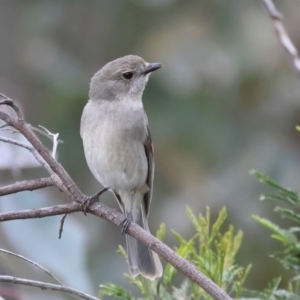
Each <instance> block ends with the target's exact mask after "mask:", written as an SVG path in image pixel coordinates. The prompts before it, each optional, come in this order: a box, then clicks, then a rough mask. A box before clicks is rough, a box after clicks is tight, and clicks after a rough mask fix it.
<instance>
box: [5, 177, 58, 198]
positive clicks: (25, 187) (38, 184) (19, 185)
mask: <svg viewBox="0 0 300 300" xmlns="http://www.w3.org/2000/svg"><path fill="white" fill-rule="evenodd" d="M53 185H54V183H53V180H52V178H51V177H48V178H39V179H35V180H26V181H21V182H15V183H13V184H10V185H6V186H4V187H0V196H6V195H10V194H15V193H18V192H22V191H33V190H38V189H42V188H45V187H47V186H53Z"/></svg>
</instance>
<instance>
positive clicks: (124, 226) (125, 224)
mask: <svg viewBox="0 0 300 300" xmlns="http://www.w3.org/2000/svg"><path fill="white" fill-rule="evenodd" d="M132 221H133V216H132V212H130V213H128V214H127V217H125V219H124V220H123V221H122V222H121V223H120V225H121V226H122V235H123V234H124V233H126V231H127V229H128V227H129V225H130V223H131V222H132Z"/></svg>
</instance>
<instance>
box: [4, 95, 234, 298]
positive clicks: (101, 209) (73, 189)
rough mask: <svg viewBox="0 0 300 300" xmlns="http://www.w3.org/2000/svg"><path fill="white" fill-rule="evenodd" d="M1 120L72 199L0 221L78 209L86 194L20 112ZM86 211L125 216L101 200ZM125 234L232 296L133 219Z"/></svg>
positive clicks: (211, 289)
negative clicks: (24, 140)
mask: <svg viewBox="0 0 300 300" xmlns="http://www.w3.org/2000/svg"><path fill="white" fill-rule="evenodd" d="M1 104H8V105H11V106H12V107H14V106H16V105H15V104H12V103H11V102H10V101H9V102H8V103H1V101H0V105H1ZM0 119H2V120H3V121H5V122H6V123H8V124H10V125H12V126H13V127H14V128H16V129H17V130H19V131H20V132H21V133H22V134H23V135H24V136H25V137H26V138H27V140H28V141H29V142H30V143H31V145H32V146H33V147H34V149H35V150H36V152H37V153H38V154H39V155H40V156H41V157H42V159H43V160H44V161H45V162H46V165H48V166H49V168H50V169H51V170H52V176H54V177H52V176H51V178H53V180H54V181H55V183H56V184H57V183H58V182H61V185H62V187H63V188H64V187H65V190H64V191H65V192H66V193H67V194H68V196H69V197H70V199H71V200H72V201H73V202H72V203H69V204H65V205H58V206H53V207H46V208H40V209H31V210H23V211H16V212H8V213H0V222H1V221H8V220H16V219H28V218H42V217H46V216H53V215H61V214H68V213H72V212H76V211H81V210H82V206H81V203H83V201H84V200H85V199H86V196H85V195H84V194H83V193H82V192H81V191H80V190H79V188H78V187H77V186H76V184H75V183H74V181H73V180H72V179H71V177H70V175H69V174H68V173H67V172H66V171H65V169H64V168H63V167H62V166H61V165H60V164H59V163H58V162H57V161H56V160H55V159H54V158H53V157H52V156H51V154H50V153H49V151H48V149H47V148H46V147H45V146H44V145H43V144H42V143H41V141H40V140H39V139H38V138H37V137H36V135H35V134H34V133H33V132H32V130H31V129H30V127H29V126H28V125H27V124H25V122H24V120H23V118H22V116H21V115H19V116H18V119H15V118H11V117H10V116H9V115H7V114H6V113H4V112H3V111H0ZM56 176H57V177H56ZM57 181H58V182H57ZM88 212H90V213H92V214H94V215H96V216H98V217H100V218H103V219H105V220H107V221H110V222H112V223H114V224H116V225H118V226H120V224H121V222H122V221H123V219H124V216H123V215H122V214H120V213H119V212H117V211H115V210H113V209H111V208H109V207H107V206H105V205H103V204H101V203H95V204H93V205H92V206H91V208H88ZM126 233H128V234H129V235H131V236H132V237H134V238H136V239H138V240H139V241H141V242H143V243H144V244H145V245H147V246H148V247H149V248H151V249H152V250H153V251H155V252H157V253H158V254H159V255H161V256H162V257H163V258H164V259H165V260H166V261H167V262H169V263H170V264H171V265H172V266H174V267H175V268H176V269H177V270H179V271H180V272H182V273H183V274H185V275H186V276H187V277H188V278H189V279H191V280H192V281H194V282H195V283H196V284H198V285H199V286H200V287H202V288H203V289H204V290H205V291H206V292H207V293H208V294H209V295H211V296H212V297H213V298H214V299H215V300H231V298H230V297H229V296H228V295H227V294H226V293H225V292H224V291H223V290H222V289H221V288H220V287H218V286H217V285H216V284H215V283H214V282H213V281H212V280H211V279H209V278H207V277H206V276H205V275H204V274H202V273H201V272H200V271H198V270H197V269H196V267H195V266H194V265H193V264H192V263H190V262H188V261H187V260H185V259H183V258H182V257H180V256H179V255H178V254H176V253H175V252H174V251H173V250H172V249H170V248H169V247H168V246H166V245H165V244H163V243H162V242H160V241H159V240H158V239H156V238H155V237H154V236H152V235H151V234H150V233H148V232H147V231H145V230H144V229H142V228H141V227H140V226H138V225H137V224H135V223H133V222H132V223H131V224H130V225H129V227H128V230H127V232H126ZM11 278H12V277H10V280H11Z"/></svg>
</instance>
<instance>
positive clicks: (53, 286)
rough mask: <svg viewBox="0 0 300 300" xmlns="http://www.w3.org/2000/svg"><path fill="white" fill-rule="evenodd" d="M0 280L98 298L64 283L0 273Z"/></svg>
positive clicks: (81, 296)
mask: <svg viewBox="0 0 300 300" xmlns="http://www.w3.org/2000/svg"><path fill="white" fill-rule="evenodd" d="M0 282H9V283H13V284H22V285H28V286H33V287H37V288H40V289H42V290H52V291H60V292H65V293H68V294H71V295H74V296H77V297H79V298H81V299H86V300H99V298H96V297H94V296H91V295H88V294H86V293H83V292H81V291H78V290H75V289H73V288H70V287H68V286H65V285H58V284H52V283H46V282H41V281H36V280H29V279H23V278H17V277H13V276H5V275H0Z"/></svg>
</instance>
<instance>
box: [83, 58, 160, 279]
mask: <svg viewBox="0 0 300 300" xmlns="http://www.w3.org/2000/svg"><path fill="white" fill-rule="evenodd" d="M161 67H162V65H161V64H159V63H147V62H145V61H144V60H143V59H142V58H141V57H138V56H134V55H128V56H124V57H121V58H119V59H116V60H114V61H112V62H109V63H108V64H106V65H105V66H104V67H103V68H102V69H100V70H99V71H98V72H97V73H96V74H95V75H94V76H93V78H92V79H91V83H90V91H89V98H90V99H89V101H88V103H87V104H86V106H85V108H84V110H83V114H82V117H81V127H80V135H81V137H82V140H83V146H84V153H85V157H86V161H87V164H88V166H89V168H90V170H91V172H92V173H93V175H94V176H95V178H96V179H97V180H98V181H99V182H100V183H101V184H102V185H103V187H104V190H103V191H105V190H110V191H112V192H113V194H114V195H115V197H116V199H117V201H118V204H119V205H120V207H121V210H122V212H123V213H124V215H125V219H124V221H123V230H122V232H123V233H125V232H126V230H127V228H128V226H129V224H130V222H131V221H134V222H136V223H137V224H138V225H140V226H141V227H143V228H144V229H145V230H147V231H149V227H148V220H147V219H148V215H149V209H150V203H151V198H152V189H153V175H154V159H153V146H152V141H151V136H150V132H149V128H148V119H147V116H146V113H145V111H144V108H143V103H142V94H143V91H144V89H145V86H146V84H147V81H148V78H149V75H150V74H151V72H153V71H155V70H157V69H159V68H161ZM103 191H101V192H100V193H98V194H96V195H95V196H94V197H91V198H89V199H88V201H87V203H88V204H87V205H89V204H90V202H94V201H95V200H96V199H98V197H99V195H100V194H101V193H102V192H103ZM126 245H127V254H128V263H129V270H130V273H131V275H133V276H136V275H138V274H142V275H143V276H145V277H146V278H148V279H150V280H154V279H155V278H156V277H161V275H162V272H163V270H162V265H161V262H160V260H159V258H158V255H157V254H156V253H154V252H153V251H151V250H150V249H149V248H148V247H147V246H145V245H144V244H143V243H141V242H139V241H137V240H136V239H134V238H133V237H131V236H129V235H126Z"/></svg>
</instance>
